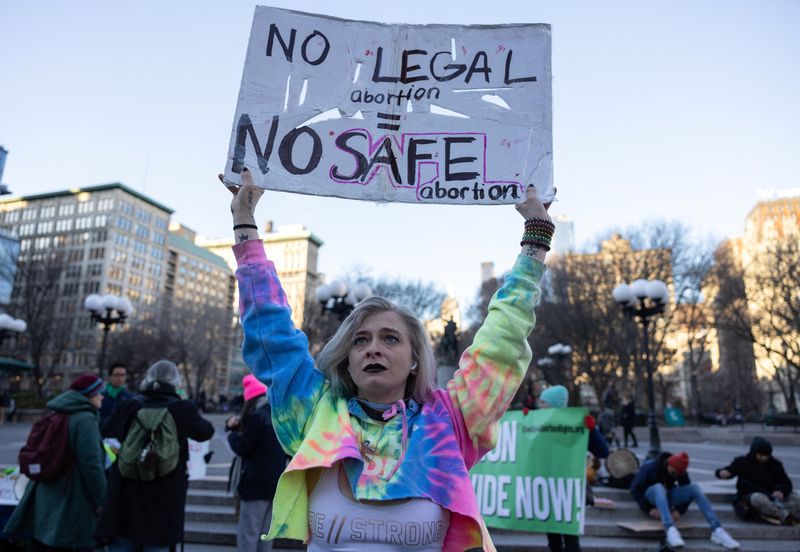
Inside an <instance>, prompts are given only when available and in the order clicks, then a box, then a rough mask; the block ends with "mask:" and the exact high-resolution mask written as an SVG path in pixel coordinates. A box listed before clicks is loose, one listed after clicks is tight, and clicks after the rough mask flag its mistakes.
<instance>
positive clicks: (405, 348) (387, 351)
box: [347, 311, 416, 404]
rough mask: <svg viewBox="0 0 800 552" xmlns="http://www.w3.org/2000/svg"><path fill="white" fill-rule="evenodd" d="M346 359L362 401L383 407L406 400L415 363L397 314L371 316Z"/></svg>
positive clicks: (401, 320) (357, 331) (407, 333)
mask: <svg viewBox="0 0 800 552" xmlns="http://www.w3.org/2000/svg"><path fill="white" fill-rule="evenodd" d="M347 360H348V363H349V366H348V367H347V370H348V372H349V373H350V377H351V378H352V379H353V383H355V385H356V387H357V388H358V397H359V398H361V399H365V400H368V401H371V402H377V403H383V404H389V403H393V402H395V401H398V400H401V399H403V398H405V397H404V395H405V388H406V381H407V380H408V376H409V374H410V373H411V369H412V365H413V364H414V360H413V353H412V350H411V339H410V335H409V331H408V328H407V327H406V323H405V322H404V321H403V319H402V318H401V317H400V315H399V314H397V313H396V312H392V311H384V312H378V313H375V314H371V315H370V316H368V317H367V318H365V319H364V321H363V322H362V323H361V325H360V326H359V327H358V328H357V329H356V333H355V335H354V337H353V343H352V344H351V346H350V354H349V355H348V357H347ZM414 369H416V367H414Z"/></svg>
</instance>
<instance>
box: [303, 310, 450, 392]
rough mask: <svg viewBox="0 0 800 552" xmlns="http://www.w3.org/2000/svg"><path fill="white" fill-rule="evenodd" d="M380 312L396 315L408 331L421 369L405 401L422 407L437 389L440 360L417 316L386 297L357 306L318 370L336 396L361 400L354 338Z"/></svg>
mask: <svg viewBox="0 0 800 552" xmlns="http://www.w3.org/2000/svg"><path fill="white" fill-rule="evenodd" d="M380 312H394V313H396V314H397V315H398V316H400V318H401V319H402V320H403V322H405V325H406V328H407V329H408V335H409V340H410V342H411V355H412V360H413V361H414V362H415V363H416V365H417V367H416V372H412V373H411V374H409V376H408V380H407V381H406V390H405V398H408V397H411V398H413V399H414V400H415V401H417V402H418V403H420V404H421V403H425V402H427V401H429V400H430V399H431V397H432V396H433V391H434V390H435V389H436V360H435V358H434V356H433V349H432V348H431V344H430V342H429V341H428V336H427V334H426V333H425V329H424V328H423V327H422V323H421V322H420V321H419V319H418V318H417V317H416V316H414V313H412V312H411V311H410V310H408V309H407V308H405V307H401V306H399V305H395V304H394V303H392V302H391V301H389V300H388V299H384V298H383V297H370V298H369V299H365V300H364V301H362V302H361V303H359V304H358V305H357V306H356V308H355V309H354V310H353V312H351V313H350V315H349V316H348V317H347V318H345V320H344V322H342V325H341V326H339V329H338V330H337V331H336V333H335V334H334V335H333V337H331V338H330V340H328V342H327V343H326V344H325V346H324V347H323V348H322V350H321V351H320V352H319V354H318V355H317V367H318V368H319V369H320V370H321V371H322V373H323V374H325V377H326V378H328V380H329V381H330V382H331V387H332V388H333V392H334V393H335V394H337V395H339V396H341V397H344V398H347V399H349V398H351V397H355V396H357V395H358V388H357V387H356V384H355V383H353V379H352V378H351V377H350V373H349V372H348V367H349V361H348V357H349V355H350V349H351V348H352V347H353V338H354V337H355V334H356V331H358V328H359V327H360V326H361V324H362V323H363V322H364V320H365V319H366V318H367V317H369V316H371V315H373V314H377V313H380Z"/></svg>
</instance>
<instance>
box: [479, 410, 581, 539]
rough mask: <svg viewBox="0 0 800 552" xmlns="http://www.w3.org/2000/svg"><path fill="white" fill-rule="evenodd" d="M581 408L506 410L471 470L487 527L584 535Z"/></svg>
mask: <svg viewBox="0 0 800 552" xmlns="http://www.w3.org/2000/svg"><path fill="white" fill-rule="evenodd" d="M586 414H587V410H586V409H585V408H546V409H543V410H532V411H530V412H529V413H528V414H525V413H524V412H522V411H517V410H515V411H510V412H508V413H506V415H505V416H503V418H502V419H501V420H500V427H499V431H498V438H497V446H496V447H495V448H494V450H492V451H491V452H489V454H487V455H486V456H485V457H484V458H483V460H481V461H480V462H479V463H478V464H477V465H476V466H475V467H474V468H472V470H471V475H472V486H473V488H474V489H475V494H476V495H477V497H478V506H479V508H480V510H481V513H482V514H483V518H484V520H486V525H487V526H489V527H497V528H499V529H515V530H518V531H536V532H544V533H561V534H564V535H580V534H582V533H583V522H584V517H585V516H584V512H585V502H586V497H585V493H584V491H585V488H586V446H587V444H588V442H589V430H588V429H586V426H585V422H584V418H585V417H586Z"/></svg>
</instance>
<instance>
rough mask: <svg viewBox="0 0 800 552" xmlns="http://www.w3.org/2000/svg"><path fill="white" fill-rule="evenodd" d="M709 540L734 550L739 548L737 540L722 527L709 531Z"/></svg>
mask: <svg viewBox="0 0 800 552" xmlns="http://www.w3.org/2000/svg"><path fill="white" fill-rule="evenodd" d="M711 542H713V543H716V544H719V545H722V546H724V547H725V548H727V549H729V550H736V549H737V548H739V541H737V540H736V539H734V538H733V537H732V536H730V535H729V534H728V532H727V531H726V530H725V529H723V528H722V527H717V528H716V529H714V532H713V533H711Z"/></svg>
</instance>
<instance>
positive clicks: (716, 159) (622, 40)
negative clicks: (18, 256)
mask: <svg viewBox="0 0 800 552" xmlns="http://www.w3.org/2000/svg"><path fill="white" fill-rule="evenodd" d="M262 3H264V4H268V5H272V6H276V7H285V8H291V9H295V10H301V11H308V12H314V13H322V14H327V15H333V16H337V17H342V18H348V19H364V20H372V21H381V22H389V23H453V24H475V23H482V24H491V23H549V24H550V25H551V26H552V44H553V57H552V67H553V156H554V180H555V185H556V187H557V188H558V190H559V193H558V197H559V201H558V202H557V203H556V204H555V205H554V206H553V208H552V213H554V214H566V215H568V216H570V217H571V218H572V219H573V220H574V221H575V229H576V238H577V242H578V245H579V246H580V245H581V244H583V243H585V242H587V241H589V240H591V239H592V238H594V237H595V236H596V235H597V234H599V233H600V232H603V231H606V230H608V229H609V228H612V227H625V226H629V225H631V224H637V223H640V222H642V221H645V220H650V219H653V218H656V217H662V218H668V219H676V220H680V221H683V222H686V223H688V224H690V225H691V226H692V227H694V228H695V229H696V230H697V231H698V232H700V233H702V234H713V235H715V236H718V237H720V238H721V237H724V236H736V235H741V233H742V229H743V221H744V217H745V216H746V214H747V213H748V211H749V210H750V209H751V208H752V207H753V206H754V205H755V203H756V201H758V194H757V191H758V190H759V189H761V188H796V187H800V179H798V175H800V132H798V130H797V129H798V128H800V61H799V60H800V33H798V32H797V29H798V27H800V2H796V1H792V0H784V1H780V0H770V1H757V0H752V1H732V0H725V1H723V0H717V1H711V0H683V1H669V2H667V1H653V2H640V1H629V2H622V1H604V2H594V1H592V2H588V1H587V2H581V1H565V0H554V1H536V0H529V1H524V2H523V1H513V2H512V1H506V2H503V1H500V2H474V1H462V2H459V3H457V4H456V3H451V2H431V1H429V0H428V1H417V0H408V1H405V2H400V3H397V4H389V3H385V2H380V3H378V2H365V1H361V0H358V1H352V0H351V1H346V2H335V3H333V2H322V1H319V0H316V1H314V0H293V1H291V2H289V1H278V0H274V1H272V2H262ZM254 5H255V2H248V1H234V0H226V1H221V0H220V1H210V0H208V1H206V0H197V1H195V2H156V1H150V0H144V1H139V2H135V3H131V2H126V3H121V2H105V1H81V0H76V1H73V2H57V1H50V2H46V1H38V0H28V1H25V2H21V1H17V2H13V1H7V2H2V3H0V52H2V54H0V56H2V57H0V59H1V60H2V62H0V83H2V84H0V145H3V146H5V147H6V149H8V150H9V156H8V160H7V162H6V170H5V175H4V178H3V180H4V182H5V183H7V184H8V185H9V186H10V187H11V189H12V190H13V191H14V192H15V193H16V194H22V195H25V194H33V193H42V192H48V191H53V190H59V189H64V188H69V187H80V186H88V185H94V184H102V183H107V182H122V183H124V184H126V185H128V186H130V187H132V188H135V189H136V190H139V191H141V192H143V193H145V194H147V195H149V196H151V197H153V198H154V199H156V200H157V201H159V202H161V203H163V204H165V205H167V206H169V207H171V208H173V209H175V211H176V212H175V214H174V215H173V220H177V221H179V222H182V223H184V224H186V225H187V226H189V227H191V228H193V229H195V230H196V231H197V232H198V233H199V234H202V235H206V236H210V237H215V236H227V235H229V233H230V215H229V211H228V208H227V202H228V192H227V191H226V190H225V189H224V188H223V187H222V186H221V185H220V184H219V183H218V182H217V181H216V177H215V175H216V174H217V173H218V172H220V171H221V170H222V169H223V167H224V163H225V158H226V154H227V149H228V142H229V139H230V132H231V126H232V122H233V115H234V110H235V107H236V98H237V93H238V90H239V83H240V79H241V72H242V64H243V61H244V56H245V51H246V46H247V40H248V35H249V31H250V24H251V21H252V16H253V7H254ZM258 218H259V223H261V222H263V220H265V219H268V218H269V219H273V220H274V221H275V223H276V224H277V225H284V224H296V223H301V224H304V225H305V226H306V227H308V228H309V229H310V230H311V231H312V232H314V233H315V234H316V235H318V236H319V237H320V238H321V239H322V240H324V241H325V245H324V246H323V247H322V249H321V250H320V259H319V269H320V270H321V271H322V272H324V273H326V274H327V275H328V277H329V278H330V277H337V276H340V275H344V274H345V273H346V270H347V268H348V267H353V266H355V265H360V266H367V267H371V268H372V270H373V274H375V275H383V274H386V275H401V276H406V277H421V278H423V279H429V280H433V281H435V282H436V283H438V284H440V285H441V286H442V287H445V286H447V285H448V284H449V285H451V286H452V289H454V291H455V293H456V296H457V297H458V298H459V300H460V301H461V303H462V307H466V306H467V304H468V303H471V302H472V301H473V299H474V297H475V293H476V290H477V288H478V285H479V280H480V263H481V262H482V261H494V262H495V263H496V266H497V269H498V272H502V271H504V270H506V269H507V268H509V267H510V265H511V263H513V259H514V257H515V255H516V253H517V251H518V245H517V243H518V241H519V238H520V234H521V230H522V224H521V223H522V219H521V218H520V217H519V215H517V213H516V212H515V211H514V209H513V207H510V206H506V207H495V206H492V207H486V206H483V207H464V206H412V205H382V206H379V205H375V204H372V203H366V202H357V201H350V200H343V199H327V198H317V197H309V196H303V195H294V194H288V193H282V192H268V193H267V194H266V195H265V197H264V199H263V200H262V205H261V207H260V208H259V211H258ZM465 303H466V304H465Z"/></svg>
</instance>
